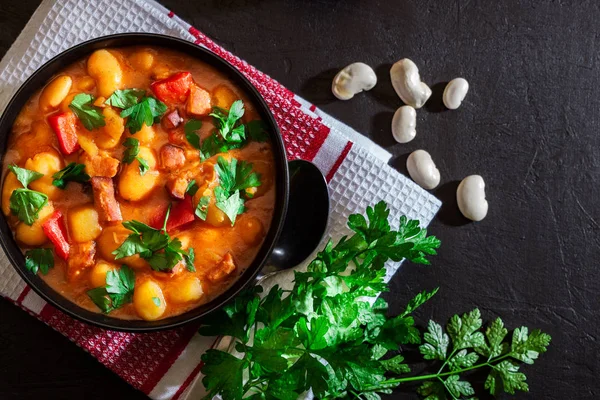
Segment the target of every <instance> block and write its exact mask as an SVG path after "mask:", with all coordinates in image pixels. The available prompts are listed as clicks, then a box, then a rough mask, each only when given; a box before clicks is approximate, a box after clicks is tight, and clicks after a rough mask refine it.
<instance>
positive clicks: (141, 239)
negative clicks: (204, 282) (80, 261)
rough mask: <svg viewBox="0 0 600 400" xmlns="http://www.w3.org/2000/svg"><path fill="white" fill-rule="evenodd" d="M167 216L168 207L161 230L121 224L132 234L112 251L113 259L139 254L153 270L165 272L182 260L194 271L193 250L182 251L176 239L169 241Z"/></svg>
mask: <svg viewBox="0 0 600 400" xmlns="http://www.w3.org/2000/svg"><path fill="white" fill-rule="evenodd" d="M169 214H170V207H169V210H167V214H166V216H165V221H164V224H163V228H162V229H161V230H158V229H154V228H153V227H151V226H148V225H146V224H144V223H142V222H139V221H135V220H132V221H125V222H123V226H124V227H125V228H127V229H129V230H130V231H132V232H133V233H132V234H130V235H129V236H128V237H127V239H125V241H124V242H123V243H122V244H121V246H119V247H118V248H117V249H116V250H115V251H113V253H112V254H114V255H115V259H116V260H118V259H120V258H124V257H129V256H133V255H135V254H139V256H140V257H141V258H143V259H144V260H146V261H148V263H149V264H150V267H152V269H153V270H155V271H165V272H170V271H172V270H173V267H175V265H177V263H179V262H180V261H181V260H184V262H185V265H186V268H187V269H188V270H189V271H195V267H194V258H195V255H194V249H193V248H190V249H189V250H188V251H185V250H183V249H182V246H183V245H182V243H181V241H180V240H179V239H178V238H173V239H171V236H169V234H168V233H167V230H166V225H167V221H168V219H169Z"/></svg>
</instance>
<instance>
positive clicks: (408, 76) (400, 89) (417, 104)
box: [390, 58, 431, 108]
mask: <svg viewBox="0 0 600 400" xmlns="http://www.w3.org/2000/svg"><path fill="white" fill-rule="evenodd" d="M390 78H391V80H392V86H393V87H394V90H395V91H396V93H397V94H398V96H400V98H401V99H402V101H403V102H404V103H406V104H408V105H409V106H413V107H414V108H421V107H423V104H425V102H426V101H427V100H428V99H429V97H430V96H431V89H430V88H429V86H427V84H425V83H424V82H421V76H420V75H419V68H417V66H416V65H415V63H414V62H412V61H411V60H409V59H408V58H403V59H402V60H400V61H398V62H396V63H395V64H394V65H392V69H390Z"/></svg>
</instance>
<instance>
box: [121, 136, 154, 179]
mask: <svg viewBox="0 0 600 400" xmlns="http://www.w3.org/2000/svg"><path fill="white" fill-rule="evenodd" d="M123 146H125V147H126V148H127V149H126V150H125V152H124V153H123V162H124V163H125V164H131V163H132V162H133V160H137V161H138V163H139V164H140V167H139V168H140V175H144V174H145V173H146V172H147V171H148V169H149V168H150V166H149V165H148V162H147V161H146V160H144V159H143V158H142V157H140V156H138V154H140V141H139V140H137V139H135V138H132V137H129V138H127V139H126V140H125V141H124V142H123Z"/></svg>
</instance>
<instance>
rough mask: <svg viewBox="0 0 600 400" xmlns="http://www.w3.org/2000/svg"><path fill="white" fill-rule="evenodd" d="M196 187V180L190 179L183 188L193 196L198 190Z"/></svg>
mask: <svg viewBox="0 0 600 400" xmlns="http://www.w3.org/2000/svg"><path fill="white" fill-rule="evenodd" d="M198 189H199V188H198V184H197V183H196V180H195V179H192V180H191V181H190V183H188V185H187V187H186V188H185V193H186V194H189V195H190V196H192V197H193V196H194V195H195V194H196V193H197V192H198Z"/></svg>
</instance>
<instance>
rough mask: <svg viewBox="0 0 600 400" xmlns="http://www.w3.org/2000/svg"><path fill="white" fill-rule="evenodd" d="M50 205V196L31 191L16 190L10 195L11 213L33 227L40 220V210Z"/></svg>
mask: <svg viewBox="0 0 600 400" xmlns="http://www.w3.org/2000/svg"><path fill="white" fill-rule="evenodd" d="M46 204H48V196H46V195H45V194H44V193H40V192H36V191H35V190H31V189H23V188H19V189H15V190H14V191H13V192H12V194H11V195H10V200H9V206H10V211H11V212H12V213H13V214H14V215H16V216H17V218H19V220H20V221H23V222H24V223H25V224H27V225H29V226H31V225H33V223H34V222H35V221H36V220H37V219H38V218H39V213H40V210H41V209H42V208H43V207H44V206H45V205H46Z"/></svg>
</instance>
